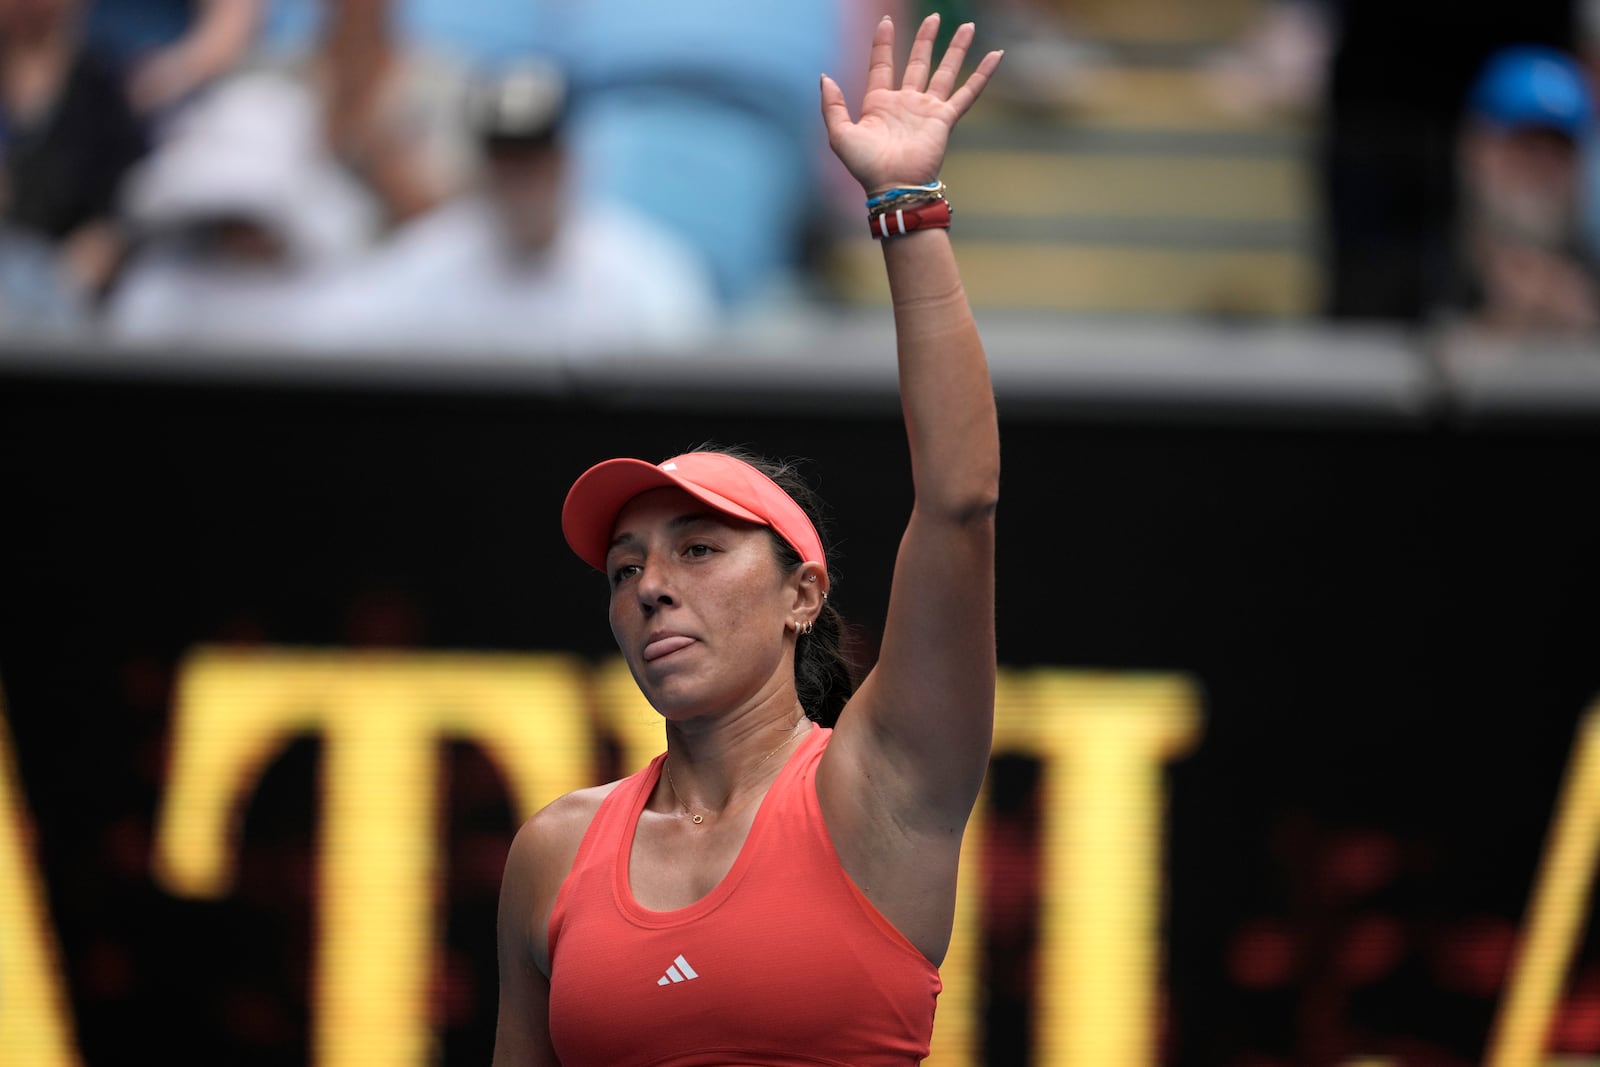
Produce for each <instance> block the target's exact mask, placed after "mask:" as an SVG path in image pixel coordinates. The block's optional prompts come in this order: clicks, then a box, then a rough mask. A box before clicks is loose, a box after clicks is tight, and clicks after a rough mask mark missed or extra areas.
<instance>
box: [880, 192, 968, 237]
mask: <svg viewBox="0 0 1600 1067" xmlns="http://www.w3.org/2000/svg"><path fill="white" fill-rule="evenodd" d="M949 228H950V201H948V200H945V199H942V198H941V199H939V200H933V201H930V202H929V203H926V204H921V205H919V206H917V207H914V208H910V209H905V208H901V209H897V210H894V211H880V212H877V213H875V214H872V215H868V216H867V229H868V230H869V231H871V233H872V236H873V237H879V238H882V237H899V236H900V235H901V234H907V233H910V232H911V231H913V230H947V229H949Z"/></svg>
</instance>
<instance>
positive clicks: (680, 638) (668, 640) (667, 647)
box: [644, 634, 694, 663]
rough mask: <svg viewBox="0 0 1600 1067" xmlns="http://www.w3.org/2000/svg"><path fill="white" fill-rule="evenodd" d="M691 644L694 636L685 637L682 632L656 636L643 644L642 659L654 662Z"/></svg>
mask: <svg viewBox="0 0 1600 1067" xmlns="http://www.w3.org/2000/svg"><path fill="white" fill-rule="evenodd" d="M692 644H694V638H692V637H686V636H684V635H683V634H667V635H666V636H664V637H657V638H655V639H654V640H652V641H650V642H649V643H648V644H646V645H645V646H644V661H645V662H646V663H654V662H655V661H656V660H658V659H663V658H665V657H667V656H670V655H672V654H673V653H674V652H678V651H681V650H682V649H685V648H688V647H689V646H690V645H692Z"/></svg>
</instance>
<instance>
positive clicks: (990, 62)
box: [950, 51, 1005, 118]
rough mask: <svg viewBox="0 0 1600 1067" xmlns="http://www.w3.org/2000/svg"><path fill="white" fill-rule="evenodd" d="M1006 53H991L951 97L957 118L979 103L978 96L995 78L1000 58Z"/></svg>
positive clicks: (951, 104)
mask: <svg viewBox="0 0 1600 1067" xmlns="http://www.w3.org/2000/svg"><path fill="white" fill-rule="evenodd" d="M1003 55H1005V52H1004V51H999V52H990V53H989V54H988V55H986V56H984V57H983V61H982V62H980V63H979V64H978V69H977V70H975V71H973V72H972V74H971V75H969V76H968V78H967V80H966V81H965V82H964V83H963V84H962V86H961V88H959V89H957V90H956V91H955V92H954V93H952V94H951V95H950V106H951V107H953V108H955V109H956V117H957V118H960V117H961V116H962V115H965V114H966V113H967V109H968V108H970V107H971V106H972V105H973V104H975V103H977V100H978V94H979V93H981V92H983V87H984V86H985V85H988V84H989V79H990V78H991V77H993V76H994V72H995V69H996V68H998V67H999V66H1000V57H1001V56H1003Z"/></svg>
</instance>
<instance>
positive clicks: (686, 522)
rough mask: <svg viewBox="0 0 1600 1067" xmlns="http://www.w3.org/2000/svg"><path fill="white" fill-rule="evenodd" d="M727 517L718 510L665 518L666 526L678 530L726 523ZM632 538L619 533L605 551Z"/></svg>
mask: <svg viewBox="0 0 1600 1067" xmlns="http://www.w3.org/2000/svg"><path fill="white" fill-rule="evenodd" d="M728 518H729V516H726V515H723V514H722V513H721V512H720V511H690V512H685V513H684V514H682V515H674V516H673V517H672V518H671V519H668V520H667V526H668V527H670V528H672V529H674V530H680V529H683V528H684V527H686V526H695V525H697V524H699V523H704V522H714V523H717V524H719V525H727V520H728ZM634 540H637V538H635V537H634V536H633V535H632V534H626V533H625V534H620V535H619V536H617V537H614V538H612V541H611V544H610V545H609V546H608V547H607V548H606V551H607V552H609V551H611V549H613V548H616V547H617V546H618V545H621V544H625V543H627V542H629V541H634Z"/></svg>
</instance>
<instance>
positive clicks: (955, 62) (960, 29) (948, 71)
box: [906, 22, 977, 100]
mask: <svg viewBox="0 0 1600 1067" xmlns="http://www.w3.org/2000/svg"><path fill="white" fill-rule="evenodd" d="M976 32H977V27H975V26H974V25H973V24H972V23H970V22H963V23H962V24H961V25H960V26H957V27H956V32H955V34H954V35H953V36H951V38H950V46H949V47H948V48H946V49H945V50H944V59H943V60H942V61H941V62H940V63H939V69H938V70H937V71H935V72H934V75H933V79H932V80H931V81H929V82H928V95H929V96H933V97H937V98H938V99H940V100H946V99H948V98H949V96H950V93H951V91H952V90H953V89H955V87H956V78H958V77H960V75H961V64H963V63H965V62H966V61H967V49H968V48H970V47H972V38H973V35H974V34H975V33H976ZM906 73H907V74H910V73H911V71H910V68H907V70H906Z"/></svg>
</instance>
